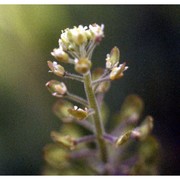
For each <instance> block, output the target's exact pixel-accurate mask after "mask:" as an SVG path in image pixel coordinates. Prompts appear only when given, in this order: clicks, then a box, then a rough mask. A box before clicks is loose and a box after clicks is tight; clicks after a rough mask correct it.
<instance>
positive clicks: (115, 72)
mask: <svg viewBox="0 0 180 180" xmlns="http://www.w3.org/2000/svg"><path fill="white" fill-rule="evenodd" d="M127 69H128V66H126V63H123V64H120V65H119V67H114V68H113V69H112V71H111V73H110V75H109V78H110V79H111V80H116V79H119V78H121V77H122V76H123V75H124V74H123V72H124V71H126V70H127Z"/></svg>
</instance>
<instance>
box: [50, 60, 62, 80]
mask: <svg viewBox="0 0 180 180" xmlns="http://www.w3.org/2000/svg"><path fill="white" fill-rule="evenodd" d="M47 63H48V66H49V68H50V70H51V71H50V72H53V73H54V74H55V75H57V76H59V77H63V76H64V73H65V70H64V67H63V66H61V65H60V64H57V62H55V61H54V62H51V61H48V62H47Z"/></svg>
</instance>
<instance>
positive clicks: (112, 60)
mask: <svg viewBox="0 0 180 180" xmlns="http://www.w3.org/2000/svg"><path fill="white" fill-rule="evenodd" d="M119 59H120V51H119V49H118V48H117V47H114V48H113V49H112V50H111V53H110V54H107V58H106V68H107V69H112V68H114V67H117V65H118V63H119Z"/></svg>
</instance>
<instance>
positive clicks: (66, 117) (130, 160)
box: [43, 24, 158, 175]
mask: <svg viewBox="0 0 180 180" xmlns="http://www.w3.org/2000/svg"><path fill="white" fill-rule="evenodd" d="M103 37H104V25H101V26H99V25H98V24H92V25H89V27H87V26H84V27H83V26H82V25H79V26H78V27H76V26H75V27H74V28H72V29H69V28H67V29H65V30H64V31H62V34H61V36H60V39H59V47H58V48H55V49H54V50H53V52H51V55H52V56H54V58H55V59H56V60H57V61H58V62H56V61H53V62H52V61H48V62H47V63H48V67H49V69H50V70H49V72H51V73H53V74H55V75H56V76H58V78H63V79H64V78H68V79H72V80H76V81H79V82H82V83H83V85H84V90H85V94H86V99H84V98H82V97H80V96H77V95H75V94H73V93H71V92H69V91H68V88H67V87H66V85H65V84H64V82H61V81H58V80H50V81H49V82H47V83H46V86H47V88H48V90H49V91H50V92H51V94H52V95H53V96H55V97H57V98H59V99H58V101H57V103H56V104H55V105H54V107H53V111H54V113H55V114H56V115H57V116H58V117H59V118H60V119H61V120H62V122H63V125H62V127H61V130H60V132H59V131H53V132H51V138H52V140H53V141H54V143H55V144H50V145H47V146H46V147H45V148H44V159H45V161H46V167H45V169H44V172H43V173H44V174H82V170H83V174H94V173H96V174H110V175H113V174H114V175H115V174H155V173H157V172H156V169H154V167H156V161H157V157H156V156H155V155H154V153H156V154H157V149H158V143H157V141H156V139H155V138H154V137H153V136H151V135H150V133H151V131H152V128H153V118H152V117H151V116H147V117H146V118H145V119H144V121H143V122H142V123H140V124H138V121H139V118H140V117H141V113H142V110H143V102H142V100H141V98H139V97H138V96H136V95H130V96H128V97H127V98H126V100H125V102H124V103H123V104H122V107H121V111H120V112H119V113H118V114H117V115H116V116H115V117H114V118H112V119H109V116H108V112H109V110H108V106H107V104H106V103H105V101H104V95H105V93H107V92H108V90H109V88H110V86H111V81H113V80H117V79H120V78H122V77H123V75H124V71H126V70H127V69H128V66H126V62H124V63H122V64H120V51H119V49H118V48H117V47H116V46H115V47H114V48H112V50H111V52H110V53H109V54H107V56H106V59H105V69H103V68H97V69H95V70H93V71H92V73H91V68H92V54H93V51H94V49H95V47H96V46H97V45H98V44H99V43H100V42H101V40H102V38H103ZM58 63H60V64H58ZM61 63H67V64H71V65H73V66H74V69H75V71H76V72H77V74H73V73H70V72H68V71H66V70H65V68H64V67H63V66H62V65H61ZM73 103H76V104H78V105H74V104H73ZM108 121H109V124H108V127H109V129H107V130H106V129H105V127H107V125H106V123H107V122H108ZM107 132H111V133H107ZM88 143H90V144H88ZM134 143H139V147H138V148H137V150H134V152H133V153H129V154H128V152H129V149H132V148H134ZM144 144H145V145H144ZM145 146H147V147H148V149H151V150H152V151H149V150H147V148H146V147H145Z"/></svg>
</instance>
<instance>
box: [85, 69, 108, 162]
mask: <svg viewBox="0 0 180 180" xmlns="http://www.w3.org/2000/svg"><path fill="white" fill-rule="evenodd" d="M84 88H85V91H86V96H87V99H88V102H89V106H90V108H92V109H94V111H95V113H94V114H93V115H92V119H93V122H94V125H95V134H96V137H97V142H98V146H99V149H100V156H101V159H102V161H103V162H104V163H106V162H107V148H106V144H105V141H104V139H103V134H104V127H103V125H102V120H101V114H100V111H99V107H98V104H97V101H96V97H95V94H94V91H93V88H92V80H91V73H90V72H88V73H87V74H86V75H84Z"/></svg>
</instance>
